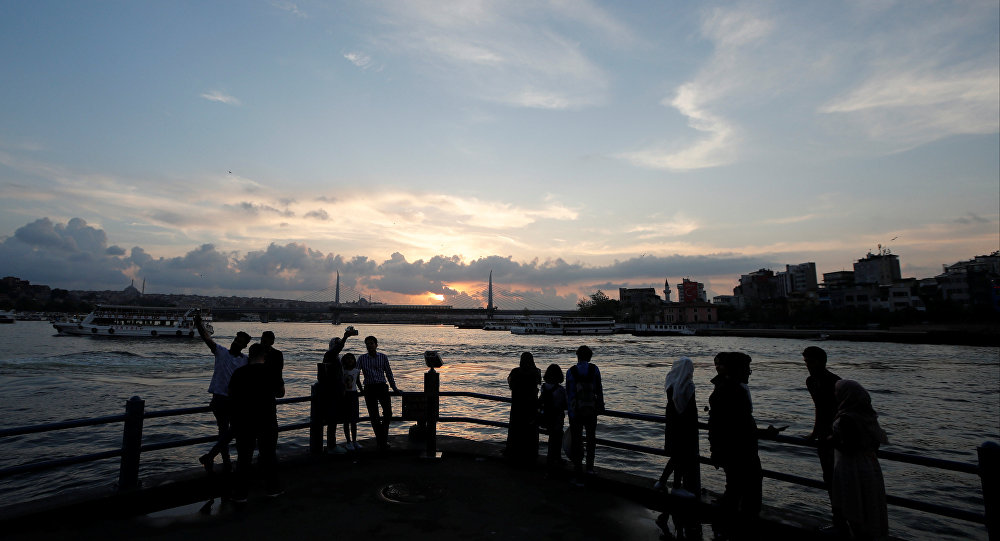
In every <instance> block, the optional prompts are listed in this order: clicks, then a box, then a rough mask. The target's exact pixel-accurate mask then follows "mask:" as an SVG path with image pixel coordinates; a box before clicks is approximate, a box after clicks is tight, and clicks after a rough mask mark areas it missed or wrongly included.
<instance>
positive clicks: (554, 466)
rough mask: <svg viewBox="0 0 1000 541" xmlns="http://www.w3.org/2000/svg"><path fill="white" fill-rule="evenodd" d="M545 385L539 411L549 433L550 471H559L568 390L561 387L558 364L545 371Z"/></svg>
mask: <svg viewBox="0 0 1000 541" xmlns="http://www.w3.org/2000/svg"><path fill="white" fill-rule="evenodd" d="M543 379H544V381H545V383H543V384H542V392H541V395H540V396H539V397H538V411H539V413H540V417H541V423H542V426H544V427H545V429H546V430H548V432H549V454H548V457H547V459H546V463H547V464H548V467H549V471H550V472H553V473H554V472H555V471H557V470H558V469H559V465H560V463H561V462H562V458H561V457H560V455H559V453H560V452H561V451H562V437H563V421H564V420H565V419H566V413H565V412H566V405H567V402H566V389H565V388H564V387H563V386H562V385H560V383H562V382H563V373H562V369H561V368H559V365H557V364H550V365H549V367H548V368H546V369H545V377H544V378H543Z"/></svg>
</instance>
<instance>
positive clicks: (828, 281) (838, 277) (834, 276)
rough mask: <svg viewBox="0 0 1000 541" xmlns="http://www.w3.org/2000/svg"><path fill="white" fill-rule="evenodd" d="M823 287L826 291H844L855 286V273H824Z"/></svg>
mask: <svg viewBox="0 0 1000 541" xmlns="http://www.w3.org/2000/svg"><path fill="white" fill-rule="evenodd" d="M823 285H824V286H826V289H828V290H830V289H843V288H845V287H850V286H853V285H854V271H835V272H824V273H823Z"/></svg>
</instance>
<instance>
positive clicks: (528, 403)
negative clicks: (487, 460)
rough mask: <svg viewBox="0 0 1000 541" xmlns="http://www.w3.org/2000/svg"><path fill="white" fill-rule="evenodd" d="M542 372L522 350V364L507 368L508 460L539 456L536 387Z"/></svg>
mask: <svg viewBox="0 0 1000 541" xmlns="http://www.w3.org/2000/svg"><path fill="white" fill-rule="evenodd" d="M541 383H542V373H541V371H540V370H539V369H538V367H536V366H535V358H534V356H532V355H531V353H529V352H527V351H525V352H524V353H522V354H521V364H520V366H518V367H517V368H515V369H513V370H511V371H510V375H509V376H507V385H509V386H510V427H509V429H508V431H507V450H506V452H505V454H506V455H507V458H508V459H511V460H514V461H516V462H525V463H529V462H533V461H534V460H536V459H537V457H538V419H537V414H538V386H539V384H541Z"/></svg>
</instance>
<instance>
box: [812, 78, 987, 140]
mask: <svg viewBox="0 0 1000 541" xmlns="http://www.w3.org/2000/svg"><path fill="white" fill-rule="evenodd" d="M942 68H943V67H942ZM963 68H964V69H963ZM998 104H1000V67H998V66H996V65H994V66H992V67H988V68H985V69H983V68H979V67H977V66H958V67H948V68H944V69H939V68H936V67H931V68H928V69H925V70H911V71H905V72H897V73H880V74H877V75H875V76H873V77H871V78H870V79H869V80H867V81H865V82H863V83H862V84H861V85H860V86H859V87H857V88H855V89H854V90H852V91H851V92H850V93H849V94H847V95H846V96H843V97H840V98H837V99H835V100H833V101H831V102H830V103H828V104H826V105H824V106H822V107H821V108H820V109H819V110H820V112H822V113H827V114H839V115H842V116H845V117H847V118H848V119H850V120H851V121H853V122H855V123H857V124H858V125H860V126H861V128H862V129H863V130H864V131H865V132H866V134H867V135H868V137H869V138H871V139H875V140H885V141H890V142H893V143H895V144H897V145H900V146H901V147H902V148H903V149H906V148H911V147H913V146H916V145H920V144H923V143H927V142H930V141H933V140H936V139H940V138H942V137H945V136H949V135H957V134H988V133H996V132H997V126H998V125H1000V105H998Z"/></svg>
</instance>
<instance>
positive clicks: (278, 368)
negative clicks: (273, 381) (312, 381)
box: [260, 331, 285, 398]
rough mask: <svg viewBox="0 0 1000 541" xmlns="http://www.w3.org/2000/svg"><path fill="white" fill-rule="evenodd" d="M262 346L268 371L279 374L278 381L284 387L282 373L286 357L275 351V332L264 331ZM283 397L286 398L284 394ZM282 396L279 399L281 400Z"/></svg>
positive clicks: (261, 338) (261, 335)
mask: <svg viewBox="0 0 1000 541" xmlns="http://www.w3.org/2000/svg"><path fill="white" fill-rule="evenodd" d="M260 345H262V346H264V364H266V365H267V367H268V369H270V370H271V371H272V372H274V373H275V374H277V377H278V379H280V380H281V383H282V385H284V383H285V380H284V376H283V375H282V371H283V370H284V369H285V356H284V355H283V354H282V353H281V352H280V351H278V350H277V349H274V331H264V332H262V333H261V334H260ZM281 396H284V394H282V395H281ZM281 396H279V397H277V398H281Z"/></svg>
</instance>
